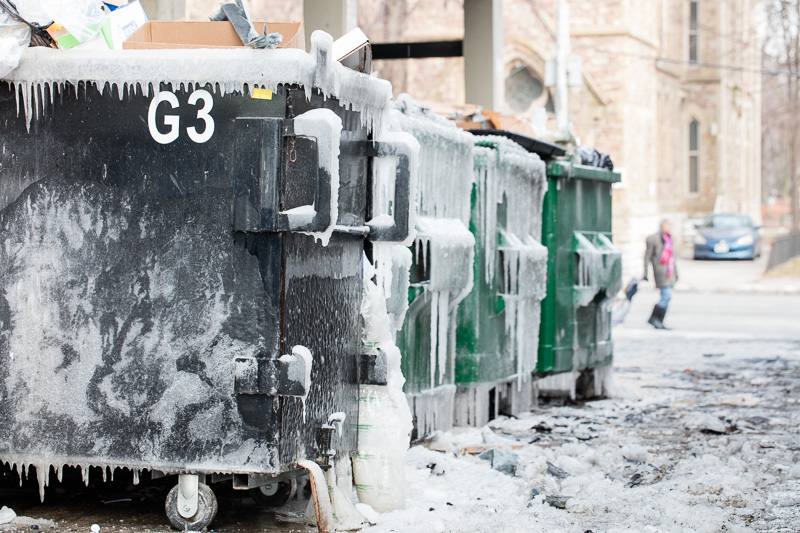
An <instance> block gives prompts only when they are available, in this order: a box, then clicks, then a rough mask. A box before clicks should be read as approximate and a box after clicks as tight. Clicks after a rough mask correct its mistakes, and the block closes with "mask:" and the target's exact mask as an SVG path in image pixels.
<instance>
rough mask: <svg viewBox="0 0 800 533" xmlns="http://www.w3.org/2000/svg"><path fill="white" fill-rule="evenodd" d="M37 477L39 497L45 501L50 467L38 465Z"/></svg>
mask: <svg viewBox="0 0 800 533" xmlns="http://www.w3.org/2000/svg"><path fill="white" fill-rule="evenodd" d="M35 468H36V478H37V480H38V481H39V499H40V500H41V501H44V489H45V488H46V487H47V482H48V479H49V477H50V467H49V466H43V465H37V466H36V467H35Z"/></svg>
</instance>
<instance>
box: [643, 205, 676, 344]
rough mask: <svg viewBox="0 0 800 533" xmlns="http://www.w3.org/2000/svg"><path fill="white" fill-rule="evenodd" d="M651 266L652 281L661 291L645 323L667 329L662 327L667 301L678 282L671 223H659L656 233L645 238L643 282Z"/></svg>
mask: <svg viewBox="0 0 800 533" xmlns="http://www.w3.org/2000/svg"><path fill="white" fill-rule="evenodd" d="M651 263H652V265H653V281H655V282H656V287H658V288H659V289H660V290H661V299H660V300H659V301H658V303H657V304H656V305H655V307H653V313H652V314H651V315H650V319H649V320H648V321H647V322H648V323H649V324H651V325H652V326H653V327H654V328H656V329H669V328H667V327H666V326H664V316H665V315H666V314H667V308H668V307H669V301H670V299H671V298H672V287H673V286H674V285H675V282H676V281H678V268H677V266H676V265H675V246H674V243H673V241H672V222H670V220H669V219H664V220H662V221H661V228H660V229H659V231H658V232H656V233H654V234H653V235H650V236H649V237H648V238H647V249H646V250H645V252H644V278H643V280H644V281H647V273H648V270H649V268H650V266H649V265H650V264H651Z"/></svg>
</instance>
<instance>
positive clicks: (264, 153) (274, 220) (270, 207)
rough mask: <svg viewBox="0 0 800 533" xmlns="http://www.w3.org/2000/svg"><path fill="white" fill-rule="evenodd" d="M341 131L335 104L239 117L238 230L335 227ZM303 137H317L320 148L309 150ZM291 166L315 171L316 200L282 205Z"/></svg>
mask: <svg viewBox="0 0 800 533" xmlns="http://www.w3.org/2000/svg"><path fill="white" fill-rule="evenodd" d="M341 132H342V122H341V119H339V117H338V116H336V114H335V113H334V112H333V111H331V110H330V109H314V110H311V111H308V112H306V113H303V114H302V115H299V116H297V117H295V118H294V119H279V118H250V117H242V118H237V119H236V149H235V156H234V178H235V183H234V195H235V197H234V209H233V229H234V231H242V232H248V233H259V232H281V231H303V232H323V233H326V232H331V231H333V226H334V225H335V224H336V218H337V215H338V210H339V143H340V138H341ZM299 138H302V139H307V138H308V139H313V140H314V141H315V143H316V154H314V153H313V152H312V153H308V152H309V150H308V149H307V147H308V144H309V143H305V142H303V143H301V142H297V141H298V140H299ZM295 143H297V148H299V149H300V152H301V153H298V150H296V149H295ZM301 145H304V146H305V147H306V148H301ZM315 156H316V157H315ZM288 166H292V168H291V169H288ZM288 170H291V172H292V173H293V175H295V176H298V177H300V178H301V179H306V176H313V177H314V183H315V190H314V200H313V203H312V204H308V205H301V206H298V207H294V208H291V209H285V210H281V207H280V206H281V204H282V203H283V202H284V200H285V198H284V195H285V190H284V189H285V187H284V183H285V180H286V179H287V178H286V173H287V171H288Z"/></svg>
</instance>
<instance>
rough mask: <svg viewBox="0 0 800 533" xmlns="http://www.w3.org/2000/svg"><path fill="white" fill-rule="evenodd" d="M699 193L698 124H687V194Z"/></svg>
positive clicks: (692, 122)
mask: <svg viewBox="0 0 800 533" xmlns="http://www.w3.org/2000/svg"><path fill="white" fill-rule="evenodd" d="M699 192H700V124H699V123H698V122H697V121H696V120H694V119H692V121H691V122H690V123H689V194H697V193H699Z"/></svg>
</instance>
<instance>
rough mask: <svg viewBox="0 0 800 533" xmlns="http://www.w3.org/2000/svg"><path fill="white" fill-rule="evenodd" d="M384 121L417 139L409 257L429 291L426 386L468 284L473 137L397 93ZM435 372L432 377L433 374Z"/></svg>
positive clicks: (443, 363)
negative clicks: (414, 209)
mask: <svg viewBox="0 0 800 533" xmlns="http://www.w3.org/2000/svg"><path fill="white" fill-rule="evenodd" d="M394 108H395V109H394V110H393V112H392V113H391V114H390V126H391V127H393V128H396V129H399V130H402V131H404V132H408V133H410V134H412V135H413V136H414V137H415V138H416V139H417V140H418V141H419V144H420V153H419V177H418V184H417V210H418V213H419V216H418V218H417V238H416V240H415V242H414V259H415V261H416V263H417V264H419V265H422V269H423V273H424V275H426V277H427V278H428V279H429V282H428V283H426V284H424V285H422V286H423V287H424V289H425V290H426V291H428V292H429V293H430V306H431V307H430V316H431V320H430V346H431V348H430V350H431V351H430V387H431V389H433V388H435V387H437V386H441V385H443V384H444V377H445V375H446V372H447V364H448V361H451V360H452V358H453V357H454V355H455V350H454V347H455V342H454V338H453V337H454V336H455V316H456V310H457V308H458V304H459V302H460V301H461V300H462V299H463V298H464V297H465V296H466V295H467V294H469V292H470V291H471V289H472V284H473V279H472V276H473V269H472V263H473V261H474V254H475V238H474V236H473V235H472V233H470V231H469V230H468V229H467V228H468V227H469V219H470V194H471V190H472V179H473V170H472V169H473V148H474V142H475V137H474V136H473V135H471V134H469V133H467V132H465V131H464V130H461V129H459V128H457V127H456V126H455V124H453V123H452V122H450V121H448V120H446V119H444V118H442V117H439V116H438V115H435V114H434V113H430V112H428V111H427V110H425V109H423V108H421V107H419V106H418V105H417V104H416V103H415V102H414V101H413V100H412V99H411V98H410V97H409V96H408V95H401V96H400V98H398V100H397V101H396V102H395V103H394ZM437 376H438V379H437Z"/></svg>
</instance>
